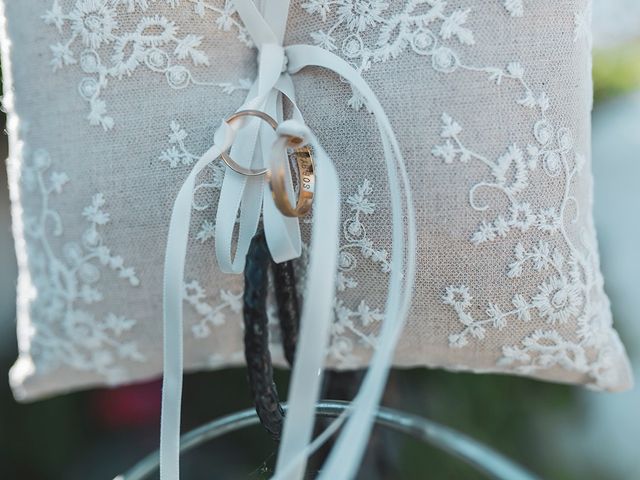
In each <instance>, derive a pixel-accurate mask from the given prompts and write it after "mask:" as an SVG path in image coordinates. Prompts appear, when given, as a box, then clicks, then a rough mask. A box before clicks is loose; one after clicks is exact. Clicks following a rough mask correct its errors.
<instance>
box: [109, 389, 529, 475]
mask: <svg viewBox="0 0 640 480" xmlns="http://www.w3.org/2000/svg"><path fill="white" fill-rule="evenodd" d="M348 405H349V404H348V403H347V402H337V401H324V402H320V403H319V404H318V406H317V410H316V414H317V415H318V416H319V417H329V418H335V417H338V416H339V415H340V414H341V413H343V412H344V411H345V410H346V409H347V408H348ZM283 408H284V409H285V411H286V409H287V406H286V404H283ZM258 423H259V419H258V416H257V415H256V412H255V410H254V409H249V410H243V411H241V412H238V413H234V414H231V415H228V416H226V417H222V418H220V419H217V420H213V421H212V422H210V423H207V424H205V425H203V426H201V427H198V428H196V429H195V430H192V431H191V432H188V433H186V434H184V435H183V436H182V438H181V439H180V451H181V452H182V453H185V452H188V451H189V450H192V449H193V448H195V447H197V446H199V445H201V444H203V443H205V442H207V441H209V440H213V439H215V438H218V437H221V436H223V435H225V434H227V433H231V432H235V431H237V430H241V429H243V428H246V427H250V426H252V425H256V424H258ZM376 424H377V425H380V426H383V427H386V428H389V429H391V430H394V431H396V432H400V433H404V434H407V435H410V436H412V437H414V438H416V439H418V440H421V441H422V442H424V443H427V444H430V445H432V446H434V447H436V448H438V449H440V450H442V451H444V452H446V453H449V454H451V455H453V456H455V457H457V458H459V459H460V460H462V461H464V462H466V463H467V464H469V465H470V466H471V467H473V468H474V469H476V470H478V471H479V472H482V473H484V474H485V475H486V476H487V477H488V478H493V479H497V480H537V479H538V477H536V476H534V475H533V474H531V473H529V472H527V471H526V470H524V469H523V468H522V467H520V466H518V465H516V464H515V463H514V462H512V461H511V460H509V459H508V458H506V457H504V456H503V455H501V454H500V453H498V452H496V451H494V450H493V449H491V448H489V447H487V446H486V445H483V444H481V443H479V442H477V441H476V440H473V439H472V438H470V437H467V436H466V435H464V434H462V433H459V432H457V431H455V430H452V429H450V428H448V427H445V426H443V425H440V424H438V423H435V422H432V421H431V420H427V419H425V418H422V417H419V416H417V415H411V414H408V413H403V412H400V411H398V410H393V409H390V408H380V409H379V410H378V412H377V414H376ZM158 461H159V457H158V452H157V451H156V452H154V453H152V454H150V455H148V456H147V457H145V458H144V459H142V460H141V461H140V462H139V463H138V464H137V465H135V466H134V467H133V468H131V469H130V470H129V471H128V472H126V473H124V474H122V475H119V476H117V477H116V478H115V479H114V480H144V479H146V478H148V476H149V475H150V474H152V473H154V472H155V471H157V469H158Z"/></svg>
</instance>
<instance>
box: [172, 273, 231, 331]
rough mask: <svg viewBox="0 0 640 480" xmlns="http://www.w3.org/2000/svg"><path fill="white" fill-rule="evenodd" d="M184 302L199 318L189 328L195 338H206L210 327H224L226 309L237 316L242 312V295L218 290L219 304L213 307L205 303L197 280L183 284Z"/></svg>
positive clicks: (204, 295) (202, 291) (203, 292)
mask: <svg viewBox="0 0 640 480" xmlns="http://www.w3.org/2000/svg"><path fill="white" fill-rule="evenodd" d="M184 300H185V301H186V302H187V303H188V304H189V305H191V306H192V307H193V308H194V309H195V311H196V312H198V314H199V315H200V317H201V319H200V321H199V322H198V323H196V324H195V325H193V326H192V327H191V331H192V333H193V336H194V337H195V338H206V337H208V336H209V335H210V334H211V327H219V326H220V325H224V324H225V322H226V318H225V315H224V311H225V310H226V309H229V310H230V311H231V312H233V313H235V314H237V315H239V314H240V313H241V312H242V293H239V294H235V293H231V292H229V291H227V290H220V300H221V302H220V303H219V304H218V305H216V306H215V307H214V306H212V305H210V304H209V303H207V302H206V301H205V300H206V294H205V291H204V289H203V288H202V286H200V283H199V282H198V281H197V280H192V281H191V282H185V284H184Z"/></svg>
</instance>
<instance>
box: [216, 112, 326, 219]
mask: <svg viewBox="0 0 640 480" xmlns="http://www.w3.org/2000/svg"><path fill="white" fill-rule="evenodd" d="M240 117H257V118H260V119H261V120H264V121H265V122H267V123H268V124H269V125H270V126H271V128H273V129H274V130H276V129H277V128H278V122H276V121H275V120H274V118H273V117H271V116H270V115H268V114H266V113H264V112H262V111H260V110H239V111H237V112H235V113H234V114H232V115H230V116H229V117H228V118H227V119H226V120H225V122H227V123H231V122H232V121H234V120H236V119H237V118H240ZM279 141H283V142H285V148H291V149H292V150H293V156H294V157H295V160H296V164H297V167H298V199H297V201H296V204H295V206H294V205H292V204H291V200H290V199H289V195H288V193H287V186H286V179H287V175H286V171H285V164H282V165H280V166H279V167H278V168H277V169H276V170H275V171H270V170H269V169H268V168H264V169H251V168H245V167H243V166H241V165H239V164H238V163H237V162H236V161H235V160H233V159H232V158H231V156H230V155H229V154H228V153H222V154H221V155H220V156H221V157H222V161H223V162H224V163H225V165H227V166H228V167H229V168H230V169H231V170H233V171H234V172H237V173H239V174H240V175H245V176H248V177H257V176H260V175H266V176H267V180H268V182H269V188H270V189H271V194H272V196H273V201H274V203H275V204H276V207H277V208H278V210H280V213H282V214H283V215H285V216H287V217H302V216H304V215H306V214H307V213H309V211H310V210H311V206H312V204H313V196H314V192H315V183H316V177H315V166H314V162H313V155H312V153H311V148H310V147H308V146H304V147H300V146H299V145H300V144H301V143H302V142H303V140H302V138H299V137H297V136H287V137H283V138H281V140H279Z"/></svg>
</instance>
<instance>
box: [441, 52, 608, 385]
mask: <svg viewBox="0 0 640 480" xmlns="http://www.w3.org/2000/svg"><path fill="white" fill-rule="evenodd" d="M465 68H469V67H465ZM473 70H476V71H482V72H487V73H489V74H490V76H489V79H490V81H494V82H495V83H496V84H498V85H499V84H500V83H501V81H502V80H504V79H510V80H513V81H517V82H518V83H520V84H521V86H522V87H523V90H524V94H523V95H522V96H521V97H520V98H519V99H517V100H516V101H517V103H518V104H520V105H521V106H523V107H525V108H529V109H533V110H537V111H538V115H539V117H538V118H539V119H538V120H537V121H536V122H535V124H534V125H533V129H532V139H533V140H535V141H534V142H532V143H530V144H528V145H527V146H526V149H523V148H521V147H520V146H518V145H515V144H514V145H511V146H509V147H508V148H507V149H506V151H505V153H504V154H503V155H501V156H500V157H498V158H497V159H495V160H492V159H490V158H488V157H486V156H483V155H481V154H479V153H477V152H475V151H473V150H471V149H469V148H467V147H466V146H465V145H464V143H463V142H462V140H461V135H462V132H463V128H462V126H461V125H460V124H459V123H458V122H456V121H455V120H454V119H453V118H451V116H449V115H447V114H446V113H445V114H443V116H442V131H441V137H442V138H443V139H444V143H443V144H440V145H437V146H435V147H434V148H433V151H432V153H433V155H434V156H435V157H437V158H440V159H441V160H442V161H444V163H447V164H453V162H455V161H458V162H460V163H461V164H462V165H465V164H468V163H470V162H479V163H481V164H483V165H485V166H486V169H487V175H486V177H485V179H483V180H482V181H479V182H478V183H476V184H475V185H474V186H473V187H472V188H471V190H470V191H469V204H470V205H471V207H472V208H473V209H474V210H475V211H478V212H489V211H490V210H492V209H496V208H498V207H493V206H491V205H489V204H481V203H480V201H479V200H478V198H477V195H478V192H479V191H481V190H482V191H483V192H487V191H494V192H498V193H499V194H501V195H503V197H504V199H505V200H506V202H507V207H506V209H505V210H503V211H502V212H501V213H498V214H497V215H496V216H494V217H492V218H491V217H486V218H485V219H484V220H482V222H481V223H480V225H479V227H478V229H477V230H476V231H475V232H474V233H473V234H472V236H471V238H470V240H471V242H472V243H473V244H475V245H477V246H481V245H483V244H485V243H488V242H492V241H495V240H496V239H498V238H506V237H508V236H509V235H510V234H512V233H514V232H516V231H517V232H527V231H529V230H531V229H537V230H539V231H540V233H541V234H543V235H544V236H545V240H539V241H538V242H537V243H535V244H533V245H530V246H528V247H527V246H525V245H524V244H523V243H522V242H518V243H517V244H516V245H515V249H514V257H513V261H512V262H511V263H510V264H509V265H508V269H507V272H506V275H507V277H508V278H511V279H515V278H518V277H521V276H522V275H523V274H524V272H525V270H526V269H528V268H531V269H532V270H533V271H534V272H539V273H543V274H544V275H545V279H544V280H543V281H542V283H540V284H539V286H538V287H537V291H536V292H535V293H530V294H528V295H527V294H525V293H516V294H515V295H514V296H513V298H512V301H511V305H509V307H508V308H504V307H501V306H499V305H497V304H495V303H489V304H488V305H487V307H486V309H485V312H484V315H483V317H481V318H480V319H479V318H478V317H477V314H475V313H472V303H471V302H472V296H471V293H470V289H469V287H467V286H465V285H452V286H449V287H448V288H447V289H446V292H445V294H444V296H443V297H442V301H443V302H444V303H445V304H446V305H449V306H451V307H452V308H453V310H454V312H455V313H456V315H457V317H458V320H459V322H460V324H461V326H462V330H461V331H459V332H458V333H454V334H451V335H450V337H449V344H450V346H451V347H455V348H463V347H465V346H467V345H468V344H469V341H470V338H473V339H475V340H477V341H482V340H484V338H485V337H486V335H487V329H489V328H492V329H495V330H497V331H501V330H503V329H504V328H506V327H507V326H508V324H509V321H519V322H525V323H526V322H530V321H531V319H532V318H533V317H534V316H537V317H538V318H539V319H541V320H542V321H544V323H546V324H547V325H548V327H549V329H548V330H536V331H534V333H532V334H531V335H529V336H527V337H526V338H525V339H523V340H522V344H521V345H520V346H504V347H503V348H502V357H501V358H500V359H499V362H498V365H499V366H502V367H510V368H514V369H515V370H517V371H520V372H523V373H532V372H535V371H536V370H539V369H547V368H551V367H554V366H560V367H562V368H565V369H568V370H572V371H576V372H579V373H583V374H587V375H588V376H590V377H591V379H592V380H593V381H594V383H595V384H596V385H599V386H603V385H606V384H607V381H608V375H611V374H612V372H611V367H612V366H613V365H612V357H613V355H610V353H611V352H610V351H609V350H611V345H612V344H613V345H615V344H616V341H615V340H613V339H612V335H614V334H613V331H612V328H611V325H610V320H609V323H608V324H605V325H603V324H602V323H603V321H604V320H603V319H608V318H609V316H608V315H607V312H606V306H605V305H603V304H602V302H600V301H598V300H596V299H595V298H592V292H593V291H595V290H597V289H599V288H601V286H602V278H601V277H600V274H599V273H598V272H599V269H598V266H597V258H596V256H595V254H594V253H593V252H597V246H596V245H595V240H593V238H594V234H593V231H592V230H591V229H586V228H584V229H583V230H582V231H581V232H580V236H579V237H580V242H579V243H576V241H575V240H574V239H572V237H571V236H570V234H569V232H568V225H569V224H573V223H575V222H576V221H577V218H578V216H579V214H580V212H579V204H578V200H577V198H576V197H575V196H574V194H573V193H572V186H573V185H574V183H575V181H576V179H577V178H578V177H579V175H580V173H581V172H582V169H583V167H584V164H585V158H584V156H583V155H582V154H580V153H578V152H576V151H575V150H574V140H573V136H572V134H571V132H570V131H569V130H568V129H566V128H557V127H556V126H555V125H553V123H552V122H551V121H550V120H549V119H548V118H547V116H546V112H547V111H548V109H549V106H550V102H549V98H548V96H547V94H546V93H545V92H540V93H539V94H536V93H534V91H533V89H532V88H531V87H530V86H529V85H528V84H527V83H526V81H525V80H524V69H523V68H522V67H521V66H520V64H517V63H512V64H510V65H509V66H508V67H507V68H506V70H501V69H493V68H481V69H473ZM535 175H537V177H536V178H537V180H535V181H534V180H532V178H533V177H534V176H535ZM544 178H546V179H548V180H549V181H561V182H562V183H563V185H564V187H563V189H562V191H563V196H562V198H557V199H552V200H551V204H550V206H547V207H541V208H539V209H536V208H534V207H532V206H531V205H530V204H529V203H527V202H525V201H523V200H522V197H523V196H524V194H525V192H526V191H527V189H528V188H530V187H531V186H532V185H536V184H537V185H539V184H540V183H541V181H543V180H542V179H544ZM569 322H574V323H575V324H576V325H577V326H578V327H579V329H578V338H577V339H575V340H574V339H569V338H565V337H564V336H563V335H562V334H561V333H559V331H558V330H556V329H553V327H557V326H561V325H564V324H567V323H569ZM605 323H606V322H605ZM590 357H595V360H590Z"/></svg>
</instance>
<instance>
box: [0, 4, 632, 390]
mask: <svg viewBox="0 0 640 480" xmlns="http://www.w3.org/2000/svg"><path fill="white" fill-rule="evenodd" d="M3 3H4V5H3V10H4V12H3V13H4V15H3V18H4V38H3V58H2V60H3V70H4V77H5V78H4V80H5V93H6V96H5V105H6V108H7V110H8V115H9V116H8V121H9V131H10V141H11V145H10V147H11V154H10V159H9V162H8V167H9V174H10V188H11V195H12V203H13V230H14V235H15V238H16V245H17V253H18V261H19V267H20V279H19V299H18V336H19V345H20V357H19V359H18V361H17V363H16V364H15V366H14V367H13V369H12V371H11V383H12V387H13V389H14V392H15V394H16V396H17V397H18V398H21V399H25V400H29V399H35V398H38V397H41V396H45V395H50V394H54V393H56V392H60V391H67V390H71V389H78V388H83V387H88V386H91V385H100V384H108V385H116V384H122V383H126V382H132V381H136V380H142V379H146V378H152V377H155V376H158V375H159V374H160V373H161V372H162V325H161V318H162V288H163V287H162V282H163V260H164V254H165V250H164V248H165V245H166V239H167V232H168V228H169V219H170V217H171V208H172V205H173V202H174V200H175V198H176V194H177V192H178V190H179V188H180V185H182V183H183V182H184V180H185V178H186V177H187V175H188V174H189V172H190V170H191V167H192V165H193V164H194V162H196V161H197V159H198V158H199V157H200V156H201V155H202V154H203V153H204V152H205V151H206V150H207V149H208V148H209V147H211V145H212V141H213V136H214V132H215V131H216V128H217V127H218V126H219V125H220V123H221V121H222V120H223V119H224V118H225V117H226V116H227V115H228V114H229V113H231V112H234V111H235V110H236V109H237V108H238V107H239V106H240V105H241V104H242V102H243V100H244V98H245V97H246V96H247V91H248V90H250V89H251V88H252V83H253V79H254V78H255V77H256V54H255V50H254V48H253V46H252V39H251V38H250V36H248V35H247V31H246V30H245V27H244V25H243V24H242V22H241V19H240V18H239V16H238V14H237V12H236V11H235V8H234V6H233V3H232V2H231V1H229V0H183V1H181V2H177V1H173V0H37V1H36V0H21V1H5V2H3ZM257 3H259V2H257ZM589 22H590V3H589V1H587V0H562V1H558V0H540V1H537V2H527V1H506V2H505V1H504V0H464V1H463V0H446V1H445V0H429V1H393V2H391V1H380V0H339V1H336V2H326V1H323V0H305V1H295V2H292V5H291V9H290V12H289V18H288V22H287V30H286V36H285V39H284V44H285V45H292V44H309V43H311V44H316V45H318V46H320V47H322V48H324V49H326V50H328V51H331V52H333V53H335V54H336V55H338V56H340V57H341V58H342V59H344V60H346V61H347V62H348V63H349V64H350V65H351V66H352V67H353V68H355V69H356V70H357V71H358V72H359V73H360V74H361V75H362V77H363V78H364V79H365V80H366V82H367V83H368V84H369V86H370V87H371V89H372V90H373V91H374V92H375V94H376V96H377V97H378V98H379V99H380V102H381V104H382V106H383V107H384V111H385V112H386V114H387V116H388V117H389V122H390V123H391V125H392V126H393V129H394V131H395V134H396V136H397V139H398V143H399V145H400V148H401V150H402V154H403V156H404V158H405V161H406V164H407V169H408V173H409V178H410V182H411V186H412V191H413V200H414V208H415V212H416V220H417V241H418V246H417V251H416V255H417V273H416V280H415V287H414V293H413V301H412V306H411V310H410V312H409V315H408V318H407V322H406V325H405V327H404V332H403V334H402V336H401V338H400V341H399V343H398V346H397V349H396V353H395V361H394V364H395V365H396V366H414V365H424V366H431V367H443V368H447V369H453V370H472V371H477V372H502V373H512V374H518V375H528V376H532V377H536V378H539V379H544V380H550V381H558V382H566V383H580V384H586V385H589V386H591V387H594V388H597V389H605V390H622V389H626V388H628V387H629V386H630V383H631V373H630V368H629V365H628V361H627V358H626V354H625V351H624V348H623V346H622V344H621V342H620V340H619V338H618V335H617V334H616V332H615V331H614V330H613V328H612V323H611V313H610V310H609V303H608V300H607V297H606V296H605V294H604V291H603V281H602V277H601V274H600V271H599V264H598V253H597V244H596V236H595V231H594V227H593V222H592V212H591V202H592V199H591V195H592V193H591V183H592V178H591V173H590V147H589V142H590V109H591V98H592V89H591V83H590V54H591V52H590V50H591V45H590V42H591V37H590V23H589ZM283 68H284V69H286V68H287V67H286V65H284V66H283ZM292 79H293V84H294V85H295V92H296V102H297V105H298V107H299V108H300V110H301V111H302V112H303V113H304V118H305V121H306V123H307V124H308V125H309V127H310V129H311V130H313V132H315V134H316V136H317V137H318V139H319V141H320V143H321V144H322V145H323V146H324V148H325V150H327V153H328V155H329V156H330V157H331V158H333V159H334V161H335V166H336V169H337V171H338V177H339V179H340V190H341V192H340V193H341V198H342V202H341V206H342V208H341V211H342V213H341V215H342V217H341V229H340V245H339V258H338V276H337V288H336V291H337V294H336V297H335V305H334V311H335V320H334V322H333V324H332V327H331V339H330V343H329V346H328V354H327V360H326V361H327V365H328V366H329V367H331V368H338V369H345V368H358V367H364V366H366V365H367V364H368V361H369V359H370V357H371V356H372V355H373V353H375V351H376V346H377V345H378V341H379V337H378V333H379V329H380V324H381V322H383V313H382V312H383V311H384V301H385V299H386V296H387V290H388V282H389V276H390V274H391V272H392V271H393V265H392V262H391V238H392V232H391V223H392V222H391V215H392V213H391V210H392V209H391V201H390V190H389V185H388V184H387V181H386V178H387V174H386V170H385V166H384V162H383V161H382V160H381V159H382V158H383V157H384V152H383V147H382V145H381V143H380V139H379V134H378V132H377V129H376V124H375V119H374V117H373V116H372V115H371V114H370V112H369V111H368V107H369V105H368V104H367V102H366V100H365V99H364V98H363V97H362V96H361V95H360V94H359V93H358V92H357V91H356V90H355V89H352V88H351V86H350V84H349V83H348V82H347V81H346V80H344V79H343V81H340V80H341V79H340V78H339V77H338V76H337V75H335V74H334V73H332V72H328V71H325V70H321V69H314V68H308V69H303V70H301V71H300V72H298V73H296V74H295V75H293V76H292ZM286 113H287V112H286V110H285V114H286ZM285 116H286V115H285ZM224 178H225V170H224V168H223V166H222V164H221V163H220V161H219V160H218V161H215V162H213V163H211V164H210V165H209V166H208V167H207V168H205V169H204V170H203V171H202V172H201V173H200V175H199V176H198V177H197V181H196V185H195V194H194V197H193V204H192V207H193V208H192V221H191V232H190V235H189V243H188V255H187V263H186V270H185V279H184V286H183V300H184V305H183V306H184V315H185V327H184V342H185V349H184V351H185V360H184V362H185V368H187V369H190V370H195V369H206V368H219V367H223V366H226V365H232V364H238V363H241V362H242V361H243V353H242V327H241V325H242V322H241V312H240V310H241V295H242V288H243V287H242V277H241V276H239V275H233V274H224V273H222V272H221V270H220V269H219V268H218V265H217V263H216V259H215V255H214V253H213V252H214V244H215V242H216V240H217V239H216V238H215V231H216V225H215V220H216V215H215V209H216V206H217V202H218V198H219V195H220V190H221V187H222V185H223V183H224ZM319 181H321V179H320V180H319ZM309 224H310V222H309V221H305V220H302V221H301V222H300V228H301V230H302V238H303V241H308V239H309ZM305 265H306V264H305V249H304V248H303V254H302V257H301V260H300V261H299V262H298V266H299V271H300V272H301V277H302V278H301V279H302V280H304V273H305ZM271 342H272V344H273V345H272V351H273V355H274V360H275V361H276V362H277V363H281V364H282V363H283V358H282V350H281V348H280V347H279V340H278V333H277V328H274V331H273V334H272V335H271Z"/></svg>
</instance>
